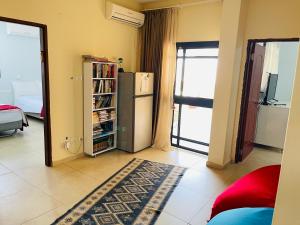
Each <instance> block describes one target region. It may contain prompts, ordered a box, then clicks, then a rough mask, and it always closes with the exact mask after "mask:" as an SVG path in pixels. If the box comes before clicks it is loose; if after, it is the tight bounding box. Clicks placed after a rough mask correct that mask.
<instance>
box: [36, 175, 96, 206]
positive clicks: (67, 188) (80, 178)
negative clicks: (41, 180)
mask: <svg viewBox="0 0 300 225" xmlns="http://www.w3.org/2000/svg"><path fill="white" fill-rule="evenodd" d="M98 185H99V182H97V181H96V180H95V179H92V178H90V177H88V176H86V175H84V174H82V173H80V172H71V173H68V174H67V175H66V176H63V177H62V179H60V180H59V181H57V182H55V183H53V182H52V183H45V184H42V185H40V186H38V187H39V189H41V190H42V191H44V192H45V193H47V194H49V195H50V196H52V197H53V198H54V199H56V200H58V201H60V202H63V203H65V204H67V203H70V202H76V201H79V200H81V198H84V197H85V196H86V195H87V194H88V193H89V192H91V191H92V190H94V189H95V188H96V187H97V186H98Z"/></svg>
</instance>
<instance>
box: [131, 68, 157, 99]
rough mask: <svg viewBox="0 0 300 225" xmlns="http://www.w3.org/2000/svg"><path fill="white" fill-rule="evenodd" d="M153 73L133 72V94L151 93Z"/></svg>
mask: <svg viewBox="0 0 300 225" xmlns="http://www.w3.org/2000/svg"><path fill="white" fill-rule="evenodd" d="M153 79H154V75H153V73H141V72H138V73H136V74H135V95H149V94H153Z"/></svg>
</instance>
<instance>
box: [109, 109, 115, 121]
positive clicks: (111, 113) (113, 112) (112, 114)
mask: <svg viewBox="0 0 300 225" xmlns="http://www.w3.org/2000/svg"><path fill="white" fill-rule="evenodd" d="M110 119H112V120H114V119H116V112H115V111H111V112H110Z"/></svg>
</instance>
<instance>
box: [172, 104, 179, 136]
mask: <svg viewBox="0 0 300 225" xmlns="http://www.w3.org/2000/svg"><path fill="white" fill-rule="evenodd" d="M178 114H179V105H178V104H175V109H174V116H173V130H172V134H173V135H176V136H177V131H178Z"/></svg>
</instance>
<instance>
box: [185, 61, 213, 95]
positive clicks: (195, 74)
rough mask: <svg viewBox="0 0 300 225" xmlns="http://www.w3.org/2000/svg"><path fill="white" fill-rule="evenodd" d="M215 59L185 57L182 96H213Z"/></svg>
mask: <svg viewBox="0 0 300 225" xmlns="http://www.w3.org/2000/svg"><path fill="white" fill-rule="evenodd" d="M217 64H218V60H217V59H202V58H200V59H199V58H198V59H195V58H193V59H186V60H185V69H184V85H183V96H187V97H200V98H210V99H213V98H214V91H215V82H216V73H217Z"/></svg>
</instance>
